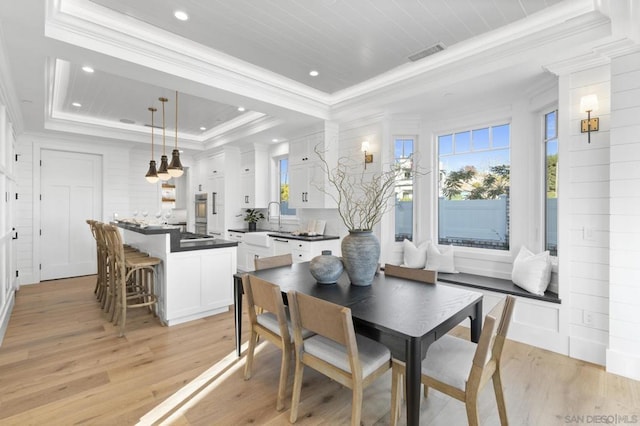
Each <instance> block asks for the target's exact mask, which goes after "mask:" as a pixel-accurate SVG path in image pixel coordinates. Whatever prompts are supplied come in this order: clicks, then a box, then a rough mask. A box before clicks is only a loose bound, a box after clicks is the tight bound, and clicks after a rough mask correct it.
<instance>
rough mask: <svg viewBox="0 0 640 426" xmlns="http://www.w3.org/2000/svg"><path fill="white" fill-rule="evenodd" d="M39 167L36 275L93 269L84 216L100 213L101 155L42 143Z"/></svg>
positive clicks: (47, 277) (92, 249)
mask: <svg viewBox="0 0 640 426" xmlns="http://www.w3.org/2000/svg"><path fill="white" fill-rule="evenodd" d="M41 160H42V164H41V167H40V191H41V194H42V200H41V202H40V225H41V227H40V230H41V237H40V264H41V271H40V280H51V279H56V278H66V277H75V276H80V275H90V274H95V273H96V245H95V240H94V239H93V237H92V235H91V232H90V230H89V225H87V223H86V220H87V219H93V218H100V217H101V215H100V211H101V193H102V178H101V176H102V157H101V156H99V155H94V154H81V153H74V152H66V151H54V150H46V149H43V150H42V152H41Z"/></svg>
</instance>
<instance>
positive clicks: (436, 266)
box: [424, 242, 458, 274]
mask: <svg viewBox="0 0 640 426" xmlns="http://www.w3.org/2000/svg"><path fill="white" fill-rule="evenodd" d="M424 269H429V270H432V271H438V272H443V273H447V274H457V273H458V271H456V267H455V265H454V263H453V246H449V247H445V248H443V249H442V251H440V250H438V247H436V245H435V244H433V243H432V242H429V247H427V264H426V266H425V268H424Z"/></svg>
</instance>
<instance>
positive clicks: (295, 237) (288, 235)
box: [269, 232, 340, 241]
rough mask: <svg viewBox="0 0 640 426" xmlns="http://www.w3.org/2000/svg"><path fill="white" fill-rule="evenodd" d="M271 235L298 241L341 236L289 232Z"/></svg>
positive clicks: (270, 234)
mask: <svg viewBox="0 0 640 426" xmlns="http://www.w3.org/2000/svg"><path fill="white" fill-rule="evenodd" d="M269 236H270V237H275V238H283V239H287V240H298V241H326V240H339V239H340V237H338V236H337V235H313V236H309V235H293V234H291V233H289V232H274V233H269Z"/></svg>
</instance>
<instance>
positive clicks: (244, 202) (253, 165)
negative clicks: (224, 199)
mask: <svg viewBox="0 0 640 426" xmlns="http://www.w3.org/2000/svg"><path fill="white" fill-rule="evenodd" d="M268 176H269V155H268V152H267V147H266V146H260V145H255V146H253V149H252V150H250V151H244V152H242V153H241V154H240V207H241V208H266V207H267V204H268V203H269V179H268Z"/></svg>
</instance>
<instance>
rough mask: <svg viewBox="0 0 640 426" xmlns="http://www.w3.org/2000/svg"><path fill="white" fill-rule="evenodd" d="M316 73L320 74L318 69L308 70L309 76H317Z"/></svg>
mask: <svg viewBox="0 0 640 426" xmlns="http://www.w3.org/2000/svg"><path fill="white" fill-rule="evenodd" d="M318 74H320V73H319V72H318V71H316V70H311V71H309V75H310V76H311V77H317V76H318Z"/></svg>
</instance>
